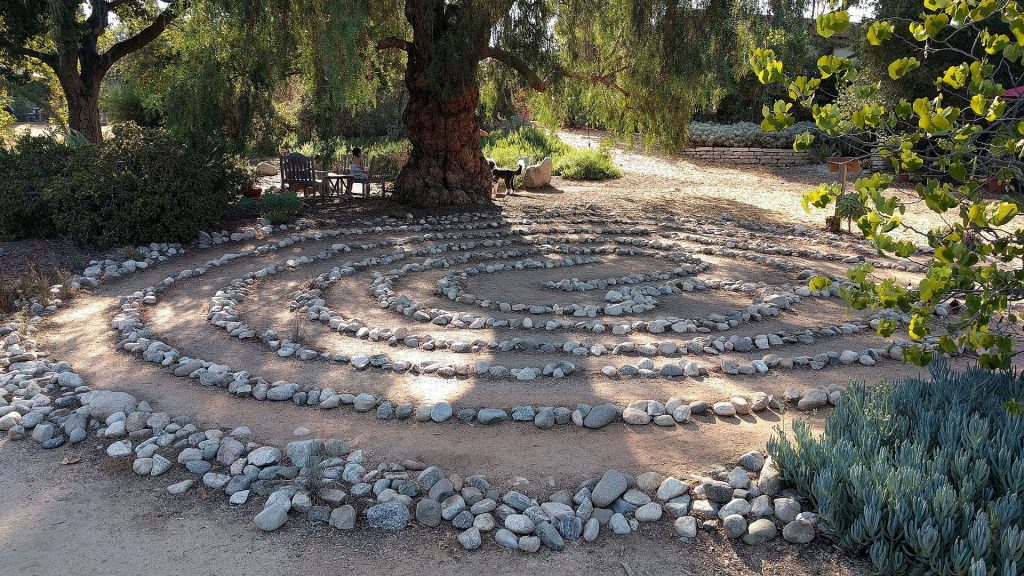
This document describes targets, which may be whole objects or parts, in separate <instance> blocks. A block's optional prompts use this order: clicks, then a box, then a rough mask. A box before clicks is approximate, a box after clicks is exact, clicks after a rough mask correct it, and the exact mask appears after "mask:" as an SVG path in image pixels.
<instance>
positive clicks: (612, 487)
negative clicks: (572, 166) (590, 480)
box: [590, 470, 629, 508]
mask: <svg viewBox="0 0 1024 576" xmlns="http://www.w3.org/2000/svg"><path fill="white" fill-rule="evenodd" d="M628 488H629V478H627V477H626V475H625V474H623V473H621V472H619V471H618V470H608V471H607V472H605V473H604V476H602V477H601V480H600V481H599V482H598V483H597V486H595V487H594V490H593V491H592V492H591V494H590V500H591V501H592V502H593V503H594V506H596V507H598V508H606V507H608V506H609V505H611V503H612V502H614V501H615V500H616V499H618V497H619V496H622V494H623V493H625V492H626V490H627V489H628Z"/></svg>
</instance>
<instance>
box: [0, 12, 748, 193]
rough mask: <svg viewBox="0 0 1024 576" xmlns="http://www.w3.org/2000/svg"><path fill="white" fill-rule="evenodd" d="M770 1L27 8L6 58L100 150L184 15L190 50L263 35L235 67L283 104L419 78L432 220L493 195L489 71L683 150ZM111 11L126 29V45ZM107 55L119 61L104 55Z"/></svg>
mask: <svg viewBox="0 0 1024 576" xmlns="http://www.w3.org/2000/svg"><path fill="white" fill-rule="evenodd" d="M754 4H755V2H754V1H753V0H694V1H687V2H679V1H678V0H608V1H601V0H375V1H373V2H370V1H369V0H187V1H186V0H175V1H174V2H170V3H167V2H159V3H158V2H156V1H155V0H88V1H85V2H83V1H76V0H13V1H8V2H5V3H3V4H2V5H0V6H2V8H0V50H2V51H3V53H4V55H5V56H13V57H17V58H19V59H24V58H34V59H36V60H38V61H41V62H43V63H45V64H47V65H48V66H50V67H51V68H52V69H53V70H54V72H55V74H56V75H57V77H58V78H59V79H60V84H61V86H62V88H63V91H64V92H65V96H66V99H67V102H68V111H69V124H70V125H71V127H72V128H75V129H77V130H80V131H82V132H83V133H85V134H86V136H88V137H89V138H90V139H91V140H93V141H99V140H100V138H101V133H100V128H99V111H98V108H97V102H98V98H99V93H100V83H101V81H102V79H103V77H104V75H105V74H106V72H107V71H108V70H109V69H110V67H111V66H112V65H113V64H114V63H115V62H117V61H118V60H119V59H121V58H123V57H124V56H125V55H127V54H129V53H131V52H134V51H136V50H138V49H140V48H142V47H143V46H145V45H146V44H147V43H149V42H151V41H152V40H153V39H155V38H157V37H158V36H159V35H160V34H161V32H163V31H164V29H165V28H166V27H167V26H168V25H169V24H170V23H171V22H172V21H173V20H174V19H175V18H178V19H179V20H181V23H182V26H183V27H185V28H190V29H193V31H191V32H189V37H196V38H198V37H199V36H200V35H205V36H206V37H207V38H209V39H211V40H213V41H214V44H213V45H214V46H218V44H216V39H217V38H221V39H223V38H229V39H230V38H236V36H235V33H234V32H230V31H227V30H224V29H223V27H224V26H233V27H234V30H235V31H237V33H239V34H243V33H244V34H248V35H249V37H250V38H251V39H252V40H251V41H252V44H251V45H252V46H253V47H254V48H256V49H254V50H253V52H252V53H250V54H245V53H242V54H238V51H236V50H227V51H222V52H223V53H224V54H225V55H231V56H232V57H234V58H241V59H244V60H245V61H246V62H247V64H245V65H244V66H241V67H239V66H234V67H232V68H233V69H237V70H236V71H241V72H242V77H241V78H240V80H241V81H243V82H244V81H246V80H245V78H247V77H248V78H254V79H255V78H260V82H259V83H257V82H255V81H254V82H253V85H254V86H256V85H257V84H258V86H259V89H260V90H262V92H263V93H267V94H269V92H270V90H269V86H270V85H272V84H273V82H278V83H283V82H284V81H285V79H286V78H287V77H290V76H294V75H301V76H302V77H303V78H304V79H305V83H306V85H307V89H308V91H309V93H310V94H312V95H313V98H314V99H315V101H316V102H317V103H318V106H319V108H320V109H321V110H331V109H338V108H339V107H347V108H350V109H355V108H358V107H360V106H362V107H365V106H367V105H368V104H369V105H372V103H373V102H375V101H376V95H377V94H376V93H377V92H378V89H379V87H380V86H381V80H380V76H381V71H382V70H383V71H387V70H392V71H396V72H397V71H403V73H404V78H405V87H406V89H407V91H408V96H409V100H408V105H407V106H406V110H405V112H404V115H403V120H404V122H405V124H406V127H407V129H408V135H409V139H410V141H411V142H412V146H413V147H412V151H411V154H410V158H409V161H408V163H407V164H406V165H405V167H404V168H403V169H402V172H401V174H400V176H399V179H398V183H397V186H396V195H397V197H398V199H399V200H401V201H403V202H407V203H410V204H414V205H419V206H426V207H434V206H449V205H482V204H487V203H489V202H490V189H491V186H490V170H489V168H488V166H487V162H486V161H485V160H484V158H483V155H482V153H481V151H480V139H479V135H478V126H477V120H476V113H477V109H478V104H479V102H480V82H481V77H480V76H481V72H482V69H483V66H481V63H482V62H485V61H490V62H492V63H494V66H501V67H504V68H505V69H506V70H507V71H514V73H515V75H516V76H517V77H518V78H519V82H520V83H521V86H522V87H524V88H527V89H530V90H532V91H534V92H537V93H541V94H542V96H541V97H539V98H537V99H536V103H537V104H538V105H539V106H540V108H541V109H542V111H543V112H544V114H545V115H546V116H547V117H548V118H549V119H552V121H557V120H558V119H560V118H561V117H564V115H565V111H566V109H567V106H566V103H567V101H568V100H569V99H570V98H572V99H575V100H577V101H578V100H582V101H584V102H585V103H586V106H587V108H588V109H589V110H591V114H592V116H593V117H594V119H595V121H598V122H600V124H601V125H604V126H607V127H608V128H610V129H612V130H613V131H615V132H616V133H618V134H620V135H624V136H626V135H628V136H629V137H632V136H633V135H634V134H637V133H640V134H643V135H644V136H646V137H647V139H648V142H650V143H653V142H659V143H662V144H668V145H669V146H673V145H679V144H680V143H682V142H683V140H684V139H685V134H686V126H687V124H688V122H689V119H690V115H691V114H692V112H693V109H694V107H695V106H697V105H698V104H700V103H703V102H707V101H709V100H710V99H711V98H712V96H711V95H712V94H713V93H714V90H715V87H716V86H717V85H718V84H719V79H720V78H722V77H724V76H729V75H732V74H735V73H737V72H738V71H739V70H740V69H742V68H743V67H745V66H746V64H745V62H746V58H745V54H744V52H745V50H744V48H745V47H746V46H748V45H749V44H750V39H749V36H750V34H749V30H750V29H749V26H748V19H749V17H750V16H752V15H753V13H754V12H753V10H754V9H753V6H754ZM186 9H187V10H188V14H187V15H186V14H184V13H183V11H184V10H186ZM111 13H116V15H117V19H116V21H117V22H120V25H119V26H117V32H116V33H115V32H114V31H112V30H110V26H111V22H112V18H111V16H110V14H111ZM204 23H206V24H208V25H206V24H204ZM203 26H205V28H203ZM206 28H208V29H209V31H207V32H204V31H203V30H205V29H206ZM215 29H217V30H218V31H217V32H216V33H213V32H212V31H213V30H215ZM229 43H230V44H231V45H235V46H237V45H244V44H243V43H239V42H237V41H235V40H231V41H230V42H229ZM105 45H110V47H109V49H107V50H105V51H103V50H101V47H103V46H105ZM263 47H268V49H264V48H263ZM264 63H265V64H264ZM219 68H223V66H219ZM263 73H266V74H263ZM261 74H262V75H261ZM236 77H237V75H236ZM272 78H276V79H277V80H274V81H272ZM268 82H269V83H268ZM191 84H193V85H195V86H196V87H197V88H198V89H197V90H192V91H191V92H189V91H183V96H184V97H185V98H201V97H203V90H202V89H201V88H202V86H201V83H200V84H195V83H191ZM189 94H191V96H190V95H189ZM178 102H180V99H177V100H175V102H173V103H175V104H177V103H178ZM188 109H189V108H188V107H187V106H186V107H180V110H182V111H187V110H188ZM193 110H194V107H193ZM169 111H173V110H169ZM205 125H208V124H205ZM197 126H201V124H197Z"/></svg>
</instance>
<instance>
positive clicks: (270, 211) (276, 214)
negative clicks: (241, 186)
mask: <svg viewBox="0 0 1024 576" xmlns="http://www.w3.org/2000/svg"><path fill="white" fill-rule="evenodd" d="M304 207H305V204H303V202H302V199H301V198H299V197H298V195H297V194H295V192H292V191H286V192H281V193H279V194H264V195H263V196H261V197H259V198H242V199H241V200H239V201H238V204H236V205H235V207H234V210H233V211H234V214H235V215H236V216H238V217H242V218H255V217H257V216H262V217H264V218H266V219H267V220H269V221H270V223H271V224H273V225H275V226H276V225H278V224H286V223H288V222H291V221H292V220H294V219H295V218H296V217H297V216H298V215H299V214H301V213H302V209H303V208H304Z"/></svg>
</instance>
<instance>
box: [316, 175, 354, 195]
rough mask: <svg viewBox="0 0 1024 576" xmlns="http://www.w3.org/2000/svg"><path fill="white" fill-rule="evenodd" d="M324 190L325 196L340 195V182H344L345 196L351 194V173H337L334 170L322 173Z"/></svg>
mask: <svg viewBox="0 0 1024 576" xmlns="http://www.w3.org/2000/svg"><path fill="white" fill-rule="evenodd" d="M323 181H324V190H325V191H326V192H327V196H334V195H337V196H339V197H340V196H341V195H342V184H344V191H345V196H346V197H351V196H352V175H351V174H339V173H336V172H327V173H325V174H324V175H323Z"/></svg>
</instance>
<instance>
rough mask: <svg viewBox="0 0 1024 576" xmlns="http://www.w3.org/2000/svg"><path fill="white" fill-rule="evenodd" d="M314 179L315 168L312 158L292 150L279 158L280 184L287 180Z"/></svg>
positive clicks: (287, 181) (303, 180) (304, 180)
mask: <svg viewBox="0 0 1024 576" xmlns="http://www.w3.org/2000/svg"><path fill="white" fill-rule="evenodd" d="M315 180H316V169H315V168H314V167H313V159H312V158H310V157H309V156H305V155H303V154H299V153H298V152H292V153H291V154H288V155H287V156H283V157H282V158H281V184H282V185H284V184H287V183H289V182H313V181H315Z"/></svg>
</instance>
